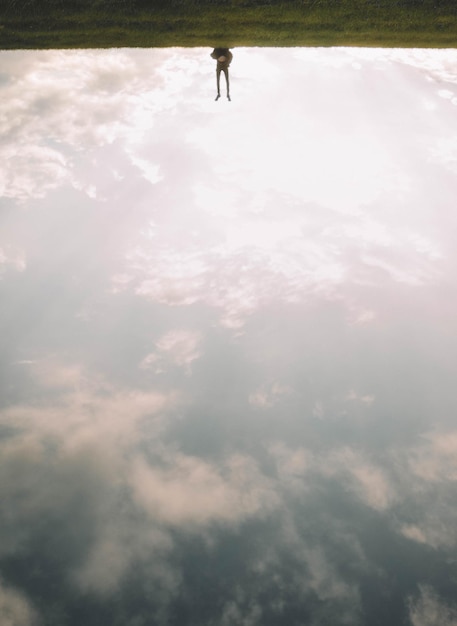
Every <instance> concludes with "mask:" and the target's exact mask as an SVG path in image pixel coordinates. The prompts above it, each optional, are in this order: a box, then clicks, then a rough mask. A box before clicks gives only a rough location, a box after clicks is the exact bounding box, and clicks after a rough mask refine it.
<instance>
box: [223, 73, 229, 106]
mask: <svg viewBox="0 0 457 626" xmlns="http://www.w3.org/2000/svg"><path fill="white" fill-rule="evenodd" d="M224 74H225V82H226V83H227V100H230V81H229V71H228V68H227V69H225V70H224Z"/></svg>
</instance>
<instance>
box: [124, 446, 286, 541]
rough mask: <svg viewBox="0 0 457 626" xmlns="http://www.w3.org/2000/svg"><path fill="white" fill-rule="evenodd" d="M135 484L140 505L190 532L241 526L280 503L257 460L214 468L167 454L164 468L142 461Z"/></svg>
mask: <svg viewBox="0 0 457 626" xmlns="http://www.w3.org/2000/svg"><path fill="white" fill-rule="evenodd" d="M162 464H166V465H165V467H162ZM131 482H132V485H133V488H134V493H135V499H136V501H137V502H138V503H139V504H140V505H141V506H142V507H143V508H145V509H146V510H147V511H148V512H149V514H150V515H151V517H152V518H153V519H156V520H159V521H160V522H162V523H166V524H168V525H172V526H181V527H183V528H187V529H193V528H196V529H198V528H199V527H202V526H203V527H204V526H208V525H210V524H212V523H214V522H216V523H217V522H219V523H222V524H229V525H232V524H239V523H240V522H242V521H244V520H245V519H247V518H249V517H252V516H257V517H258V516H263V515H265V514H266V513H269V512H270V511H271V510H273V509H275V508H276V507H277V506H278V503H279V502H278V497H277V494H276V493H275V489H274V487H273V486H272V485H271V484H269V481H268V480H267V479H266V477H265V476H262V474H261V473H260V472H259V470H258V468H257V467H256V464H255V462H254V461H253V459H252V458H249V457H244V456H241V455H234V456H232V457H229V458H228V459H227V460H226V461H225V462H224V463H222V462H219V463H218V464H217V465H211V464H209V463H207V462H205V461H203V460H201V459H198V458H195V457H190V456H187V455H183V454H180V453H178V452H175V453H173V452H172V451H165V456H164V458H163V459H161V464H159V466H157V465H155V466H153V465H151V464H149V463H147V462H146V461H145V460H144V459H141V458H139V459H137V460H136V461H135V464H134V466H133V471H132V478H131Z"/></svg>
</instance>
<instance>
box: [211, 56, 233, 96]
mask: <svg viewBox="0 0 457 626" xmlns="http://www.w3.org/2000/svg"><path fill="white" fill-rule="evenodd" d="M211 58H212V59H216V60H217V66H216V83H217V96H216V101H217V100H219V98H220V97H221V85H220V79H221V72H224V76H225V83H226V86H227V100H230V82H229V67H230V63H231V62H232V59H233V54H232V53H231V52H230V50H229V49H228V48H214V50H213V51H212V53H211Z"/></svg>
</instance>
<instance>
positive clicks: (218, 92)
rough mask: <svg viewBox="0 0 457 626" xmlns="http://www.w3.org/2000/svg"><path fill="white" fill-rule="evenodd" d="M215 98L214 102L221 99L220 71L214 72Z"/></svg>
mask: <svg viewBox="0 0 457 626" xmlns="http://www.w3.org/2000/svg"><path fill="white" fill-rule="evenodd" d="M216 84H217V96H216V100H219V98H220V97H221V70H216Z"/></svg>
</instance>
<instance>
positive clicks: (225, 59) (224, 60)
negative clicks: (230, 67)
mask: <svg viewBox="0 0 457 626" xmlns="http://www.w3.org/2000/svg"><path fill="white" fill-rule="evenodd" d="M217 60H218V61H219V63H225V62H226V61H227V57H225V56H224V55H222V56H220V57H219V58H218V59H217Z"/></svg>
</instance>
